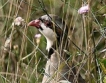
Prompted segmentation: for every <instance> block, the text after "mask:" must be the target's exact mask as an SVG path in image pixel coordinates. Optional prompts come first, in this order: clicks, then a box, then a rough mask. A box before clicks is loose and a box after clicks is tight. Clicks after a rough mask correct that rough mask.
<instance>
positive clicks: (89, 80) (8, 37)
mask: <svg viewBox="0 0 106 83" xmlns="http://www.w3.org/2000/svg"><path fill="white" fill-rule="evenodd" d="M87 4H89V7H90V11H89V12H88V13H87V14H83V15H82V14H78V9H79V8H80V7H82V6H83V5H87ZM47 13H48V14H56V15H58V16H59V17H61V18H62V19H64V21H65V22H66V24H67V26H68V28H69V38H70V39H71V40H72V41H73V42H74V44H75V45H74V44H73V43H72V41H70V42H71V45H70V50H69V51H68V53H69V54H70V64H72V63H74V65H75V66H76V68H77V69H78V70H79V71H80V72H79V73H80V75H81V76H82V78H83V79H85V80H86V83H106V76H105V74H106V59H105V58H106V55H105V54H106V52H105V51H106V41H105V38H106V32H105V31H106V1H105V0H96V1H94V0H93V1H92V0H0V80H1V82H0V83H40V82H41V80H42V77H43V73H44V67H45V63H46V61H47V58H46V57H45V56H46V55H47V52H46V40H45V38H44V37H43V35H42V36H41V38H40V42H39V43H37V42H36V40H37V38H35V35H36V34H38V33H39V31H38V30H37V29H36V28H34V27H28V26H27V24H28V22H30V21H31V20H33V19H36V18H39V17H40V16H42V15H44V14H47ZM17 17H22V19H24V22H23V24H21V25H19V26H17V25H13V23H14V20H15V19H16V18H17Z"/></svg>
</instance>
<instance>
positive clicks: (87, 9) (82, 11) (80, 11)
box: [78, 5, 90, 14]
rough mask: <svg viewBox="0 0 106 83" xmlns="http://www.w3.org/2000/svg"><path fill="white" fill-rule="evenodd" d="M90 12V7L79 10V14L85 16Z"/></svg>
mask: <svg viewBox="0 0 106 83" xmlns="http://www.w3.org/2000/svg"><path fill="white" fill-rule="evenodd" d="M89 10H90V8H89V5H86V6H82V7H81V8H80V9H79V10H78V13H79V14H85V13H87V12H89Z"/></svg>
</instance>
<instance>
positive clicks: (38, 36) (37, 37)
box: [35, 34, 41, 45]
mask: <svg viewBox="0 0 106 83" xmlns="http://www.w3.org/2000/svg"><path fill="white" fill-rule="evenodd" d="M35 38H36V43H37V44H38V45H39V43H40V38H41V34H36V35H35Z"/></svg>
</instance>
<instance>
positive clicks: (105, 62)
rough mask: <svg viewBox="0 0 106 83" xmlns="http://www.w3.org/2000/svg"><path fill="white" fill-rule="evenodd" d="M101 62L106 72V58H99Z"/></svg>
mask: <svg viewBox="0 0 106 83" xmlns="http://www.w3.org/2000/svg"><path fill="white" fill-rule="evenodd" d="M99 63H100V66H101V69H102V70H103V72H104V73H105V74H106V59H101V60H99Z"/></svg>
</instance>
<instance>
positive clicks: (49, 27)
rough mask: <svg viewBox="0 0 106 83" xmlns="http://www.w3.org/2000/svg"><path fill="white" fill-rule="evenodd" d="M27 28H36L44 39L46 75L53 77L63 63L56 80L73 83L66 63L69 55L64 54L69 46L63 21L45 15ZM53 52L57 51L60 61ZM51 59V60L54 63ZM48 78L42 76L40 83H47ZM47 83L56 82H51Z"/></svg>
mask: <svg viewBox="0 0 106 83" xmlns="http://www.w3.org/2000/svg"><path fill="white" fill-rule="evenodd" d="M28 26H33V27H36V28H37V29H38V30H39V31H40V32H41V33H42V34H43V35H44V37H45V38H46V41H47V46H46V50H47V51H48V58H49V59H48V61H47V64H46V68H45V72H46V74H48V75H49V76H51V77H52V76H54V74H55V72H56V71H57V70H58V68H59V67H60V65H61V64H64V63H65V65H63V68H62V70H61V71H60V73H61V74H60V73H59V76H60V77H59V78H57V77H56V78H57V79H60V80H64V79H65V80H66V79H67V80H69V81H71V82H72V83H74V75H73V74H70V71H69V70H70V66H69V64H68V63H67V62H66V61H67V59H69V57H70V56H69V54H67V53H66V51H68V50H69V46H70V45H69V40H68V31H69V28H68V27H67V25H66V23H65V21H64V20H63V19H61V18H60V17H59V16H57V15H54V14H46V15H43V16H41V17H39V18H37V19H35V20H32V21H30V22H29V23H28ZM65 50H66V51H65ZM55 51H58V54H59V55H60V56H59V58H60V57H61V58H60V61H59V59H58V56H57V54H56V53H55ZM51 59H53V60H54V61H53V60H51ZM66 72H67V73H66ZM72 72H74V74H75V73H76V69H75V68H74V69H72ZM62 75H63V76H62ZM69 75H70V76H69ZM72 75H73V76H72ZM49 76H46V75H44V77H43V81H42V83H47V80H50V77H49ZM79 80H81V82H79V83H85V82H84V80H83V79H82V78H81V79H79ZM82 81H83V82H82ZM49 83H56V82H54V81H53V80H52V81H51V82H49ZM69 83H70V82H69Z"/></svg>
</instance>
